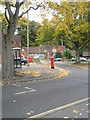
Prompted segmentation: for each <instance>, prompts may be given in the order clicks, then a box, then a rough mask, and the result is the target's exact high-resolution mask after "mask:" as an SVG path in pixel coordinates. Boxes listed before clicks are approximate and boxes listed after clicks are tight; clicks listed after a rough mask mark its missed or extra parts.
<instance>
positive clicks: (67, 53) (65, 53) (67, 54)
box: [63, 49, 72, 59]
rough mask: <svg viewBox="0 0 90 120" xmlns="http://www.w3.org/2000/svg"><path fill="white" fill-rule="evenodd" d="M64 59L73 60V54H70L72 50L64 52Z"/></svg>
mask: <svg viewBox="0 0 90 120" xmlns="http://www.w3.org/2000/svg"><path fill="white" fill-rule="evenodd" d="M63 54H64V57H65V58H66V59H71V58H72V53H71V52H70V50H69V49H66V50H64V53H63Z"/></svg>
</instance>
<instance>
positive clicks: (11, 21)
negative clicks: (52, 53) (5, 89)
mask: <svg viewBox="0 0 90 120" xmlns="http://www.w3.org/2000/svg"><path fill="white" fill-rule="evenodd" d="M2 4H3V5H4V6H5V19H6V21H7V25H8V26H7V31H6V33H5V32H4V31H3V33H4V34H3V38H4V39H3V43H2V45H3V49H2V55H3V56H2V59H3V60H2V71H3V74H2V75H3V77H5V80H7V79H11V78H12V76H13V72H14V68H13V54H12V42H13V41H12V38H13V35H14V33H15V30H16V27H17V23H18V20H19V19H20V18H21V17H22V16H23V15H24V14H26V13H27V12H28V11H29V10H31V9H34V10H37V9H38V8H39V7H40V3H39V1H38V0H35V1H34V0H33V1H32V0H30V1H29V2H28V1H27V0H22V1H21V2H20V1H19V0H16V1H11V0H6V1H5V2H3V3H2ZM21 9H23V10H22V13H21V12H20V10H21Z"/></svg>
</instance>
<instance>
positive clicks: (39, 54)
mask: <svg viewBox="0 0 90 120" xmlns="http://www.w3.org/2000/svg"><path fill="white" fill-rule="evenodd" d="M39 60H40V45H39Z"/></svg>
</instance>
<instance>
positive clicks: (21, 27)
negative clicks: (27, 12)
mask: <svg viewBox="0 0 90 120" xmlns="http://www.w3.org/2000/svg"><path fill="white" fill-rule="evenodd" d="M40 26H41V25H40V23H38V22H35V21H29V45H30V46H37V42H36V37H37V35H36V34H37V30H38V29H39V27H40ZM17 30H18V32H19V33H18V34H20V35H21V44H22V46H25V47H26V46H27V19H26V18H25V17H22V18H21V19H20V20H19V21H18V28H17Z"/></svg>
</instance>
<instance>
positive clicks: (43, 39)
mask: <svg viewBox="0 0 90 120" xmlns="http://www.w3.org/2000/svg"><path fill="white" fill-rule="evenodd" d="M53 34H54V27H53V26H52V24H51V22H50V21H48V20H47V19H45V20H44V21H43V24H42V25H41V27H40V28H39V29H38V31H37V40H38V44H53V42H54V41H53V39H54V36H53Z"/></svg>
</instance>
